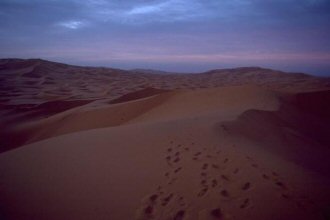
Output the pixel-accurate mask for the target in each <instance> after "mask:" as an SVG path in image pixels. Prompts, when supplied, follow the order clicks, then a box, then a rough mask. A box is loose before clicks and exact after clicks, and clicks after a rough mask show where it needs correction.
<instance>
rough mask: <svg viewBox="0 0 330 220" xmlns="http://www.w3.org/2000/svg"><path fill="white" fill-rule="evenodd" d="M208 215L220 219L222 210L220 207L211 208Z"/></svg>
mask: <svg viewBox="0 0 330 220" xmlns="http://www.w3.org/2000/svg"><path fill="white" fill-rule="evenodd" d="M210 215H211V216H212V217H213V218H215V219H221V218H222V211H221V209H220V208H217V209H213V210H211V211H210Z"/></svg>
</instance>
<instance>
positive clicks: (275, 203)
mask: <svg viewBox="0 0 330 220" xmlns="http://www.w3.org/2000/svg"><path fill="white" fill-rule="evenodd" d="M0 67H1V68H0V71H2V72H3V73H2V74H4V75H6V76H8V75H9V76H10V77H9V78H5V79H3V80H5V81H6V82H8V81H10V78H11V77H13V75H15V77H16V78H15V80H14V78H12V81H11V83H12V84H6V86H7V89H5V88H4V86H3V88H2V89H1V92H2V94H5V95H4V96H2V97H3V98H2V101H1V106H2V108H1V111H0V112H1V117H0V118H1V120H2V121H3V122H6V123H3V124H2V128H3V129H2V140H3V141H2V146H1V147H2V151H6V152H3V153H1V154H0V186H1V187H0V202H1V207H0V217H2V218H3V219H24V220H25V219H47V220H49V219H70V220H71V219H115V220H116V219H118V220H119V219H120V220H121V219H160V220H161V219H164V220H165V219H175V220H178V219H192V220H194V219H196V220H197V219H203V220H204V219H251V220H252V219H253V220H255V219H274V220H277V219H278V220H282V219H306V220H307V219H326V217H327V216H329V214H330V212H329V204H330V199H329V198H330V197H329V196H330V187H329V185H330V174H329V168H330V163H329V162H328V158H329V156H330V139H329V136H328V134H329V131H330V127H329V119H330V115H329V112H330V111H329V110H330V109H329V103H330V102H329V101H330V100H329V97H330V96H329V91H330V90H329V88H328V85H329V84H328V81H327V79H320V78H316V77H311V76H307V75H303V74H293V75H289V74H285V73H282V72H277V71H273V70H266V69H261V68H239V69H234V70H221V71H220V72H219V70H215V71H210V72H207V73H203V74H195V75H191V74H187V75H184V76H181V75H177V74H165V75H162V74H157V75H153V74H152V73H150V72H149V71H147V72H145V71H144V72H143V71H142V72H139V73H138V72H137V70H135V72H132V73H129V72H126V71H122V70H115V69H105V68H104V69H102V68H87V67H84V68H82V67H74V66H68V65H64V64H57V63H47V62H45V61H41V60H32V61H31V60H30V61H22V60H2V61H1V62H0ZM27 68H30V69H27ZM23 69H24V71H23ZM41 70H42V71H45V72H42V71H41ZM39 71H40V72H39ZM71 71H73V72H71ZM93 71H95V72H93ZM264 71H266V72H267V71H268V72H267V73H266V72H264ZM55 73H56V74H55ZM69 73H72V75H70V76H66V75H68V74H69ZM17 74H18V75H19V76H18V75H17ZM20 74H22V75H20ZM26 74H28V76H27V75H26ZM31 74H32V75H31ZM129 74H132V75H129ZM24 77H25V78H26V77H28V78H33V79H35V80H36V81H37V82H36V83H35V84H34V85H33V88H32V87H18V85H21V83H23V82H24V83H25V80H26V79H25V78H24ZM66 77H67V78H68V79H67V80H66V81H65V82H66V83H67V84H68V85H64V79H66ZM70 77H72V78H71V79H70ZM46 78H48V79H46ZM50 78H51V81H52V82H54V84H52V83H50V84H49V82H50ZM105 79H107V80H105ZM47 80H48V81H47ZM46 81H47V82H48V83H45V82H46ZM60 81H62V84H63V86H64V87H63V88H62V87H60V85H59V84H58V83H59V82H60ZM1 82H3V81H1ZM107 84H109V85H110V86H109V85H107ZM1 85H4V84H1ZM10 86H12V88H11V89H10V88H9V87H10ZM93 86H94V87H97V88H92V87H93ZM18 88H19V89H20V90H22V91H23V90H25V89H27V88H30V89H31V88H32V89H31V90H29V89H27V91H29V92H31V94H35V95H31V96H30V95H29V96H25V95H23V93H22V91H19V89H18ZM16 90H17V92H16V93H14V92H13V91H16ZM41 90H43V93H44V94H45V93H47V91H48V94H52V95H53V96H54V97H56V98H54V99H52V100H53V101H49V100H48V99H45V96H44V95H40V91H41ZM32 91H33V92H32ZM12 94H17V95H15V96H10V95H12ZM13 106H15V107H13ZM50 108H51V109H50ZM20 119H21V120H20ZM9 149H10V150H9Z"/></svg>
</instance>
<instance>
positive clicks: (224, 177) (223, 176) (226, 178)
mask: <svg viewBox="0 0 330 220" xmlns="http://www.w3.org/2000/svg"><path fill="white" fill-rule="evenodd" d="M221 178H222V179H224V180H227V181H229V178H228V176H226V175H221Z"/></svg>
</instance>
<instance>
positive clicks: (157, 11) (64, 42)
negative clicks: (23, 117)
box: [0, 0, 330, 76]
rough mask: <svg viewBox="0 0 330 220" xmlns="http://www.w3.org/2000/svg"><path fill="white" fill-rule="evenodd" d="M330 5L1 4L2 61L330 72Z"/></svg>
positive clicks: (142, 0) (102, 0)
mask: <svg viewBox="0 0 330 220" xmlns="http://www.w3.org/2000/svg"><path fill="white" fill-rule="evenodd" d="M329 39H330V2H329V1H327V0H276V1H275V0H269V1H264V0H221V1H220V0H208V1H206V0H204V1H203V0H134V1H133V0H127V1H119V0H112V1H110V0H109V1H107V0H86V1H78V0H48V1H45V0H0V57H1V58H8V57H18V58H43V59H49V60H53V61H59V62H64V63H72V64H79V65H94V66H100V65H101V66H109V67H117V68H124V69H130V68H153V69H161V70H166V71H178V72H200V71H205V70H208V69H214V68H228V67H238V66H262V67H268V68H274V69H280V70H284V71H292V72H308V73H312V74H318V75H328V76H329V75H330V43H329Z"/></svg>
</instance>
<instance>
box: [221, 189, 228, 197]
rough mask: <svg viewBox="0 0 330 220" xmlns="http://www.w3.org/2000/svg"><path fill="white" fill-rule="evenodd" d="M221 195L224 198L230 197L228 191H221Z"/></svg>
mask: <svg viewBox="0 0 330 220" xmlns="http://www.w3.org/2000/svg"><path fill="white" fill-rule="evenodd" d="M220 194H221V195H222V196H223V197H229V192H228V191H227V190H225V189H224V190H221V192H220Z"/></svg>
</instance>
